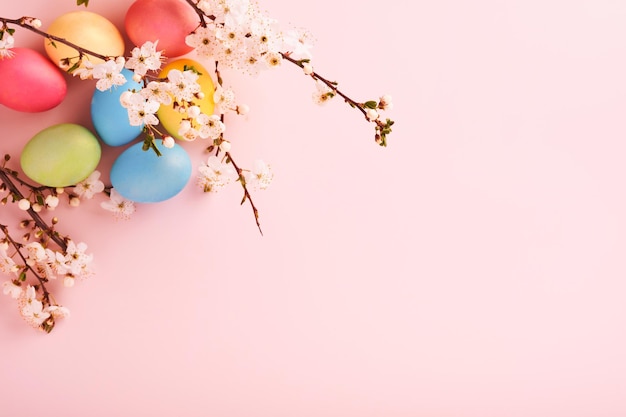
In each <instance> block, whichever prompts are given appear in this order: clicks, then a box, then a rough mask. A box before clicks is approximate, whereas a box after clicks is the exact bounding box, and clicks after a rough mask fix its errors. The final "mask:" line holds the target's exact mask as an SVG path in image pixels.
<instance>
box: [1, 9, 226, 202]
mask: <svg viewBox="0 0 626 417" xmlns="http://www.w3.org/2000/svg"><path fill="white" fill-rule="evenodd" d="M197 25H198V16H197V15H196V13H195V11H194V10H193V9H192V8H191V7H189V5H188V4H187V3H186V2H185V1H184V0H136V1H135V2H134V3H132V4H131V6H130V7H129V9H128V10H127V12H126V16H125V21H124V27H125V31H126V35H127V36H128V38H129V40H130V41H131V42H132V43H133V44H134V45H137V46H141V45H143V44H144V43H145V42H147V41H152V42H157V41H158V48H159V50H163V51H164V55H166V56H168V57H169V58H173V60H172V61H171V62H169V63H167V64H166V65H165V67H164V68H163V69H162V70H161V72H160V74H158V76H159V77H166V76H167V73H168V72H169V71H170V70H172V69H179V70H182V69H183V68H184V66H185V65H187V66H189V65H193V66H194V67H195V68H197V69H198V70H199V72H200V73H201V74H202V75H200V78H199V84H200V86H201V88H202V91H203V93H205V94H204V97H205V98H204V99H203V100H202V102H200V101H199V102H198V103H196V104H197V105H199V106H200V107H201V108H202V110H203V111H204V112H209V114H210V113H212V111H213V101H212V100H213V99H212V97H213V94H212V92H213V89H214V84H213V81H212V79H211V77H210V75H208V73H207V71H206V70H204V68H202V65H201V64H199V63H198V62H195V61H192V60H190V59H187V58H184V57H183V58H179V57H181V56H182V55H184V54H186V53H188V52H190V51H191V48H190V47H189V46H188V45H186V44H185V36H186V35H187V34H189V33H190V32H192V31H193V30H194V29H195V28H196V27H197ZM45 31H46V32H47V33H49V34H50V35H54V36H57V37H59V38H62V39H65V40H67V41H69V42H72V43H74V44H76V45H79V46H81V47H82V48H85V49H87V50H90V51H93V52H96V53H98V54H100V55H103V56H123V55H125V54H124V52H125V51H124V49H125V43H124V38H123V36H122V34H121V33H120V31H119V30H118V28H117V27H116V26H115V25H114V24H113V23H111V22H110V21H109V20H107V19H106V18H105V17H103V16H101V15H99V14H96V13H93V12H90V11H84V10H82V11H74V12H70V13H66V14H63V15H61V16H59V17H58V18H57V19H55V20H54V21H53V22H52V23H51V24H50V25H49V27H48V28H45ZM44 44H45V46H44V49H45V52H46V54H47V55H48V57H45V56H44V55H43V54H40V53H39V52H37V51H35V50H33V49H28V48H20V47H16V48H13V50H12V51H13V52H14V55H13V57H12V58H8V59H0V104H2V105H4V106H6V107H9V108H11V109H13V110H16V111H21V112H32V113H35V112H43V111H47V110H50V109H52V108H54V107H56V106H58V105H59V104H61V102H63V100H64V98H65V96H66V93H67V82H66V77H68V75H67V74H64V73H63V72H62V71H61V69H60V68H59V65H60V62H61V60H63V59H65V58H71V57H75V56H77V55H78V54H77V51H76V50H74V49H73V48H71V47H69V46H67V45H64V44H62V43H60V42H55V43H54V45H53V44H52V43H51V42H50V41H49V40H47V39H46V40H45V42H44ZM90 60H91V61H92V62H94V63H98V61H97V60H94V58H92V57H90ZM123 74H124V76H125V77H126V79H127V80H128V81H127V83H126V84H125V85H123V86H119V87H114V88H112V89H110V90H107V91H99V90H97V89H95V87H94V92H93V96H92V99H91V120H92V122H93V127H94V130H95V131H94V132H92V131H90V130H89V129H87V128H86V127H83V126H81V125H77V124H73V123H61V124H57V125H54V126H51V127H48V128H46V129H44V130H42V131H40V132H39V133H37V134H36V135H35V136H34V137H33V138H31V139H30V140H29V141H28V142H27V143H26V145H25V147H24V149H23V151H22V154H21V157H20V163H21V167H22V170H23V171H24V173H25V174H26V175H27V176H28V177H29V178H30V179H32V180H33V181H36V182H38V183H39V184H42V185H45V186H50V187H65V186H70V185H74V184H76V183H78V182H80V181H82V180H84V179H85V178H87V177H88V176H89V175H90V174H91V172H93V171H94V170H95V169H96V168H97V166H98V164H99V162H100V157H101V152H102V148H101V145H102V144H103V145H105V146H125V145H128V144H130V143H131V142H133V141H134V140H135V139H137V138H138V137H139V136H140V134H141V133H142V130H143V126H132V125H130V123H129V120H128V113H127V110H126V109H125V108H124V107H122V105H121V104H120V96H121V94H122V93H123V92H124V91H128V90H133V89H135V90H137V89H140V88H141V87H142V84H140V83H137V82H135V81H133V79H132V75H133V74H132V72H130V71H129V70H127V69H124V70H123ZM157 116H158V118H159V120H160V122H161V124H162V126H163V128H164V129H165V130H166V131H167V132H168V133H169V134H170V135H172V136H173V137H175V138H178V139H180V137H179V136H178V133H177V131H178V125H179V123H180V121H181V120H182V116H181V115H180V113H178V112H177V111H175V110H173V109H172V108H171V107H166V106H162V107H161V108H160V109H159V111H158V112H157ZM142 145H143V143H142V141H139V142H138V143H135V144H132V145H130V146H129V147H128V148H127V149H126V150H124V151H123V152H122V153H121V154H120V155H119V157H118V158H117V159H116V160H115V161H114V163H113V166H112V167H111V171H110V178H111V184H112V186H113V187H114V188H116V190H117V191H118V192H119V193H120V194H121V195H122V196H123V197H125V198H127V199H129V200H132V201H136V202H158V201H163V200H166V199H169V198H171V197H173V196H175V195H176V194H178V193H179V192H180V191H181V190H182V189H183V188H184V187H185V185H186V184H187V182H188V180H189V177H190V176H191V171H192V167H191V160H190V158H189V155H188V154H187V152H186V151H185V150H184V149H183V147H181V146H180V145H178V144H175V145H174V147H173V148H165V147H163V146H162V143H161V141H157V144H156V145H157V147H159V150H160V151H161V153H162V156H161V157H159V156H157V155H156V153H155V152H152V151H143V150H142Z"/></svg>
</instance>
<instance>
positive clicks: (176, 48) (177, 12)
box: [124, 0, 200, 58]
mask: <svg viewBox="0 0 626 417" xmlns="http://www.w3.org/2000/svg"><path fill="white" fill-rule="evenodd" d="M199 22H200V21H199V18H198V15H197V14H196V12H195V11H194V10H193V8H192V7H191V6H190V5H189V4H187V3H186V2H185V1H184V0H137V1H135V2H134V3H133V4H131V6H130V7H129V8H128V10H127V11H126V16H125V18H124V26H125V28H126V34H127V35H128V38H129V39H130V40H131V41H132V42H133V43H134V44H135V45H137V46H141V45H143V44H144V43H145V42H147V41H151V42H157V41H158V44H157V50H162V51H163V54H164V55H165V56H167V57H170V58H173V57H177V56H180V55H184V54H186V53H188V52H191V50H192V49H193V48H192V47H190V46H188V45H187V44H186V43H185V37H186V36H187V35H189V34H190V33H191V32H193V31H194V30H195V29H196V27H198V24H199Z"/></svg>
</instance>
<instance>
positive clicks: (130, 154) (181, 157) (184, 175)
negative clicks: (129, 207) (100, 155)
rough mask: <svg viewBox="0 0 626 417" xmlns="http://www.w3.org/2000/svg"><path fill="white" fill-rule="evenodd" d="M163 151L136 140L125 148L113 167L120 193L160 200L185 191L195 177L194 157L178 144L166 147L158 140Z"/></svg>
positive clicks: (113, 180)
mask: <svg viewBox="0 0 626 417" xmlns="http://www.w3.org/2000/svg"><path fill="white" fill-rule="evenodd" d="M155 142H156V144H157V146H158V148H159V150H160V151H161V153H162V155H161V156H157V154H156V153H155V152H154V150H152V149H148V150H147V151H144V150H143V149H142V146H143V143H136V144H134V145H132V146H130V147H129V148H128V149H126V150H125V151H124V152H122V153H121V154H120V155H119V156H118V157H117V159H116V160H115V162H113V166H112V167H111V174H110V175H111V184H112V185H113V188H115V189H116V190H117V192H118V193H120V195H121V196H122V197H124V198H126V199H128V200H132V201H135V202H138V203H158V202H160V201H164V200H167V199H170V198H172V197H174V196H175V195H176V194H178V193H179V192H181V191H182V190H183V188H185V185H187V182H188V181H189V177H191V158H189V154H188V153H187V151H185V149H183V148H182V147H181V146H180V145H178V144H175V145H174V147H173V148H165V147H164V146H163V144H162V141H161V140H156V141H155Z"/></svg>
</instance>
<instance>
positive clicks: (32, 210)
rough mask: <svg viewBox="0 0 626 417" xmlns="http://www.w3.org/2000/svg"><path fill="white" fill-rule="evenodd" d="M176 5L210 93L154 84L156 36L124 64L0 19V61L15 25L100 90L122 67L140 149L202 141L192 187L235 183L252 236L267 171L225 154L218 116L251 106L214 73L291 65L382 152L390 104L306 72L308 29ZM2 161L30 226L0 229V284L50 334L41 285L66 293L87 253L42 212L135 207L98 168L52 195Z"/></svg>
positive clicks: (125, 212)
mask: <svg viewBox="0 0 626 417" xmlns="http://www.w3.org/2000/svg"><path fill="white" fill-rule="evenodd" d="M185 3H186V4H188V5H189V6H190V7H191V8H193V10H194V11H195V13H196V15H197V16H198V25H197V26H196V28H195V29H194V30H193V31H192V32H191V33H189V34H188V35H187V36H186V38H185V42H186V44H187V45H188V46H190V47H192V48H193V50H194V53H195V54H196V55H197V56H198V57H199V58H200V59H201V60H206V61H208V62H214V63H215V72H214V74H215V80H216V83H215V88H214V91H202V89H201V87H200V84H199V82H198V79H199V77H200V75H202V74H200V73H199V71H198V70H197V69H196V68H193V67H184V68H183V69H182V70H178V69H171V70H169V72H168V73H167V74H166V75H165V76H164V78H161V75H160V74H159V71H160V69H161V66H162V64H163V63H164V62H166V61H167V58H166V57H165V56H164V55H163V51H160V50H159V49H158V40H156V39H155V40H153V41H147V42H145V43H144V44H143V45H138V46H136V47H135V48H133V49H132V50H131V52H130V55H129V56H127V57H125V56H107V55H103V54H100V53H98V52H97V51H91V50H89V49H86V48H83V47H81V46H80V45H77V44H75V43H73V42H71V41H68V40H67V39H63V38H60V37H57V36H54V35H52V34H49V33H46V32H45V31H42V30H41V29H40V27H41V26H42V23H41V21H40V20H39V19H36V18H33V17H22V18H19V19H9V18H4V17H0V60H1V59H10V58H12V56H13V52H12V48H13V47H14V45H15V38H14V34H15V31H16V29H15V28H16V27H19V28H23V29H26V30H29V31H31V32H34V33H36V34H38V35H40V36H42V37H44V38H45V39H47V40H48V42H50V43H51V44H52V45H54V46H56V44H64V45H66V46H68V47H70V48H72V49H74V50H75V51H76V55H75V56H68V57H64V58H61V60H60V62H58V63H57V64H58V66H59V67H60V68H61V69H63V70H64V71H66V72H67V73H69V74H72V75H73V76H75V77H78V78H80V79H82V80H94V81H95V87H96V89H98V90H100V91H106V90H109V89H113V88H118V87H120V86H123V85H125V84H126V82H127V81H128V80H127V79H126V76H125V75H124V74H125V73H126V72H124V74H123V71H124V70H125V69H128V70H131V71H132V73H133V75H132V79H133V81H135V82H136V83H138V84H139V85H140V87H138V88H134V89H128V90H127V91H124V92H123V93H122V94H121V95H120V104H121V105H122V106H123V107H124V108H126V110H127V114H128V121H129V123H130V124H131V125H133V126H143V127H142V135H141V136H140V137H139V138H137V140H138V141H143V150H144V151H150V150H152V151H154V152H155V153H156V155H157V156H159V157H162V154H161V152H160V151H159V148H158V147H157V140H158V139H160V140H161V141H162V142H161V143H162V144H163V146H164V147H166V148H171V147H174V146H175V140H174V138H173V137H172V136H176V137H178V138H182V139H184V140H186V141H191V140H196V139H201V140H207V141H208V142H209V144H208V146H207V147H206V150H207V151H208V153H209V154H210V156H209V157H208V158H207V159H206V160H205V162H203V163H202V164H201V165H200V167H199V168H198V173H197V184H198V185H199V186H200V188H201V189H202V190H203V191H204V192H206V193H209V192H217V191H219V190H221V189H223V188H224V187H225V186H227V185H228V184H230V183H232V182H239V184H240V186H241V187H242V189H243V197H242V199H241V204H242V205H243V204H244V203H246V202H248V203H249V204H250V207H251V209H252V212H253V215H254V219H255V222H256V225H257V227H258V229H259V231H260V232H261V234H263V232H262V230H261V225H260V220H259V210H258V209H257V207H256V205H255V203H254V202H253V199H252V191H253V190H264V189H266V188H267V187H268V186H269V185H270V183H271V181H272V179H273V172H272V169H271V167H270V165H269V164H266V163H265V162H264V161H262V160H258V161H256V162H255V163H254V164H253V167H252V168H251V169H247V168H245V167H243V166H242V165H239V163H238V162H236V161H235V159H234V156H233V153H234V152H233V147H234V146H236V144H237V141H236V138H232V137H230V136H229V135H230V133H228V132H227V129H226V122H225V119H226V116H227V115H229V116H228V117H230V115H231V114H232V113H234V114H236V115H245V114H247V113H248V111H249V110H250V109H249V107H248V106H247V105H245V104H242V103H237V102H236V97H235V93H234V91H233V90H232V89H231V88H227V87H225V85H226V84H225V83H224V80H223V79H222V75H221V73H220V71H219V70H218V67H219V68H222V67H223V68H228V69H234V70H238V71H240V72H242V73H244V74H248V75H252V76H256V75H257V74H259V73H260V72H261V71H263V70H267V69H272V68H278V67H281V66H283V63H288V64H293V65H294V66H296V67H299V68H300V69H301V70H302V71H303V73H304V74H305V75H306V76H307V77H310V78H311V79H312V80H313V81H314V92H313V93H312V98H313V101H314V102H315V103H317V104H320V105H321V104H326V103H328V102H330V101H331V100H332V99H333V98H335V97H337V96H339V97H341V98H342V99H343V101H344V102H345V103H347V104H348V105H349V106H351V107H352V108H355V109H357V110H358V111H359V112H360V113H361V114H362V115H363V117H364V118H365V120H366V121H367V122H368V123H371V124H373V126H374V130H375V132H374V139H375V142H376V143H377V144H379V145H380V146H387V137H388V135H389V134H390V133H391V132H392V126H393V125H394V121H393V120H391V119H390V118H387V117H383V115H384V114H385V112H386V111H389V110H391V109H392V107H393V103H392V99H391V96H390V95H382V96H380V97H379V98H378V99H373V100H365V101H358V100H355V99H353V98H351V97H350V96H349V95H348V94H346V93H345V92H344V91H342V90H340V89H339V83H338V82H336V81H331V79H330V78H328V77H326V76H323V75H321V74H320V73H318V72H317V71H314V69H313V64H312V54H311V49H312V47H313V42H312V38H311V36H310V34H309V33H308V32H306V31H302V30H289V31H282V30H281V29H280V27H279V26H278V22H277V21H276V20H275V19H273V18H272V17H270V16H268V15H267V14H265V12H262V11H261V10H260V8H259V6H258V5H257V3H256V2H255V0H185ZM76 4H77V5H78V6H80V5H84V6H88V4H89V0H76ZM90 58H94V59H93V60H91V59H90ZM209 76H210V75H209ZM121 88H124V87H121ZM205 94H212V99H213V103H214V105H215V106H214V110H213V114H205V113H203V111H202V109H201V108H200V105H199V104H197V102H198V101H199V100H202V99H203V98H204V96H205ZM164 106H169V107H170V108H171V109H173V110H174V111H176V112H178V113H179V114H180V116H181V117H180V119H181V122H180V124H179V125H178V126H177V129H176V131H171V132H168V131H167V130H171V128H170V127H169V126H168V127H167V130H166V129H165V127H163V125H162V124H161V120H159V113H158V111H159V110H160V109H162V108H163V107H164ZM8 161H9V158H8V157H5V160H4V163H2V165H1V167H0V183H1V184H0V192H3V193H4V192H6V195H5V196H4V197H3V198H2V199H1V200H0V203H1V204H3V205H6V204H9V203H15V204H16V205H17V207H18V208H19V209H20V210H22V211H23V212H24V213H26V214H27V215H28V216H29V219H27V220H22V221H21V222H20V223H19V226H20V227H21V228H22V229H25V230H24V233H23V235H22V236H20V238H16V237H15V236H14V234H12V233H13V232H12V231H11V229H10V228H9V227H8V226H5V225H2V224H0V232H2V235H0V270H1V271H2V272H4V273H5V274H8V275H10V276H11V278H12V279H11V280H9V281H6V282H4V283H3V284H2V285H3V292H4V293H5V294H7V295H10V296H11V297H13V298H15V299H17V300H18V308H19V311H20V314H21V315H22V316H23V317H24V318H25V319H26V320H27V322H28V323H30V324H31V325H33V326H34V327H37V328H40V329H42V330H44V331H46V332H49V331H51V330H52V329H53V328H54V325H55V323H56V319H57V318H61V317H64V316H67V315H68V314H69V311H68V310H67V309H66V308H65V307H62V306H60V305H59V304H57V302H56V301H55V300H54V297H53V296H52V294H51V292H50V290H49V288H48V284H49V283H50V281H51V280H54V279H57V278H60V279H61V280H62V281H63V284H64V285H65V286H72V285H73V283H74V281H75V279H76V278H79V277H85V276H88V275H90V274H91V270H90V266H89V264H90V262H91V260H92V256H91V255H89V254H87V253H86V252H85V251H86V245H85V244H84V243H78V244H75V243H74V241H72V240H71V239H70V238H69V237H68V236H62V235H61V234H59V233H58V232H57V230H56V225H57V223H58V219H57V218H56V217H53V218H52V219H51V220H48V221H47V220H45V217H46V215H49V212H50V211H52V210H54V209H55V208H56V207H57V206H58V205H59V204H60V202H61V200H67V202H68V204H69V206H72V207H77V206H79V205H80V204H81V201H82V200H86V199H91V198H93V197H94V196H95V195H97V194H99V193H104V194H106V195H107V196H108V200H106V201H103V202H102V203H101V204H100V205H101V207H102V208H104V209H106V210H108V211H111V212H112V213H113V214H114V216H115V217H116V218H128V217H129V216H130V215H131V214H133V213H134V212H135V210H136V207H135V204H134V202H132V201H130V200H128V199H126V198H125V197H123V196H122V195H120V194H119V193H118V192H117V190H116V189H115V188H113V187H112V186H106V185H104V183H102V181H100V172H98V171H94V172H93V173H92V174H91V175H90V176H88V177H87V178H85V179H84V180H83V181H81V182H79V183H78V184H75V185H73V186H70V187H63V188H56V187H47V186H38V185H33V184H31V183H29V182H27V181H24V180H22V179H21V178H20V176H19V175H18V173H17V171H14V170H11V169H10V168H8V167H7V166H6V163H7V162H8ZM155 181H156V179H155ZM0 197H2V196H1V195H0Z"/></svg>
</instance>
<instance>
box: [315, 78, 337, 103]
mask: <svg viewBox="0 0 626 417" xmlns="http://www.w3.org/2000/svg"><path fill="white" fill-rule="evenodd" d="M315 86H316V89H315V92H314V93H313V101H314V102H315V103H316V104H319V105H322V104H326V103H328V101H329V100H330V99H331V98H333V97H334V96H335V93H334V91H333V90H331V89H330V88H329V87H328V86H327V85H326V84H324V83H323V82H321V81H317V82H316V83H315Z"/></svg>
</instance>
